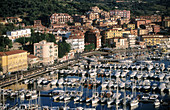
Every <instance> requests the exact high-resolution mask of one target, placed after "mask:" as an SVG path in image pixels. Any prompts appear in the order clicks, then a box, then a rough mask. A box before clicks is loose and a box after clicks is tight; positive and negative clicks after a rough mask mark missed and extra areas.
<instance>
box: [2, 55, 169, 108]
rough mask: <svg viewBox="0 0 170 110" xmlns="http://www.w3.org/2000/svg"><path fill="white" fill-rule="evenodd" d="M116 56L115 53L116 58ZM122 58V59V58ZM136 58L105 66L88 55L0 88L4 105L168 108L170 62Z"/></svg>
mask: <svg viewBox="0 0 170 110" xmlns="http://www.w3.org/2000/svg"><path fill="white" fill-rule="evenodd" d="M115 56H116V55H113V57H115ZM122 56H123V55H122ZM133 56H135V55H132V56H131V57H129V58H126V59H120V60H118V61H117V62H114V61H113V62H101V60H100V59H104V60H107V59H108V55H104V56H103V55H92V56H84V57H82V58H81V59H80V60H79V61H78V62H76V63H72V64H71V65H69V66H67V68H61V69H56V68H52V69H51V70H50V71H48V72H47V73H46V74H43V75H40V76H38V77H36V78H34V77H32V78H30V79H25V80H23V81H22V82H16V83H15V84H14V85H11V86H7V87H5V88H1V98H0V99H1V102H2V103H1V107H2V108H3V109H10V110H18V109H19V110H25V109H27V110H33V109H34V110H36V109H37V110H39V109H41V110H60V109H63V110H93V109H94V110H106V109H117V110H119V109H123V110H130V109H136V110H143V109H164V110H166V109H167V110H168V109H169V105H170V95H169V94H170V82H169V80H170V62H169V61H168V60H151V59H148V58H149V57H148V56H147V57H146V56H145V58H143V57H142V56H139V57H140V58H141V59H140V58H139V59H135V60H134V59H133Z"/></svg>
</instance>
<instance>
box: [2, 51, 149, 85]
mask: <svg viewBox="0 0 170 110" xmlns="http://www.w3.org/2000/svg"><path fill="white" fill-rule="evenodd" d="M144 51H145V52H148V51H149V50H148V49H131V50H126V49H123V50H122V49H121V50H118V49H115V50H111V51H107V52H106V51H92V52H86V53H81V54H80V55H79V56H77V57H75V58H73V59H69V60H67V61H66V62H64V63H61V64H57V65H52V66H49V67H53V69H54V70H55V69H61V68H64V67H66V66H68V65H69V64H73V63H76V62H78V61H79V59H80V56H81V57H84V56H92V55H108V54H113V53H126V52H132V53H133V52H144ZM100 60H101V61H104V62H109V61H115V62H117V61H118V60H117V59H112V60H108V61H106V60H102V59H100ZM49 72H50V70H45V67H42V68H39V69H38V70H34V71H27V72H24V73H23V74H15V75H11V76H9V77H7V78H1V79H0V80H1V81H0V87H1V88H3V87H7V86H9V85H12V84H14V83H17V82H21V81H24V80H25V79H30V78H33V77H37V76H40V75H42V74H46V73H49Z"/></svg>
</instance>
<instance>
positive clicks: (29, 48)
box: [15, 30, 56, 53]
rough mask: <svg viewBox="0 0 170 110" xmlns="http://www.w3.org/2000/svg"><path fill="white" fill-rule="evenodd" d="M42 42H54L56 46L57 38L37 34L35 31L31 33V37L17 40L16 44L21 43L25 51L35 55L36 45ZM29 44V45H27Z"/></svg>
mask: <svg viewBox="0 0 170 110" xmlns="http://www.w3.org/2000/svg"><path fill="white" fill-rule="evenodd" d="M42 40H46V41H47V42H54V43H55V44H56V40H55V36H54V35H52V34H43V33H35V32H34V31H33V30H32V32H31V37H21V38H18V39H16V40H15V42H18V43H20V44H21V45H22V46H23V49H24V50H27V51H28V52H30V53H33V47H34V43H38V42H40V41H42ZM28 42H29V45H25V44H26V43H28Z"/></svg>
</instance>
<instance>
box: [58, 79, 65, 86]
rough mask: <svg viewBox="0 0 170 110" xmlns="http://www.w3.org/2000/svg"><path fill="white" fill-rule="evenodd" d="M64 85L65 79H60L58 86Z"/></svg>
mask: <svg viewBox="0 0 170 110" xmlns="http://www.w3.org/2000/svg"><path fill="white" fill-rule="evenodd" d="M63 83H64V79H63V78H60V79H59V80H58V85H59V86H61V85H62V84H63Z"/></svg>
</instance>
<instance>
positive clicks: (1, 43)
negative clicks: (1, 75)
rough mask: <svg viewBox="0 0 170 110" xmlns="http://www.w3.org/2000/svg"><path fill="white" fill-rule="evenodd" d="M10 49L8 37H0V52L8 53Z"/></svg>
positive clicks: (10, 42)
mask: <svg viewBox="0 0 170 110" xmlns="http://www.w3.org/2000/svg"><path fill="white" fill-rule="evenodd" d="M11 47H12V41H11V40H10V39H9V38H8V37H4V36H0V52H3V51H8V50H9V49H10V48H11Z"/></svg>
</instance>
